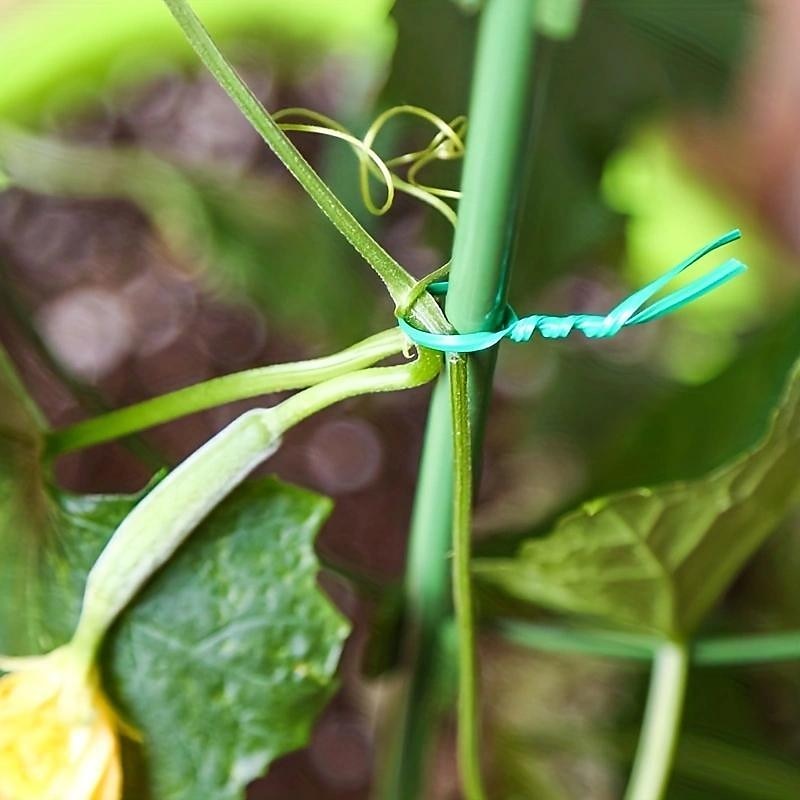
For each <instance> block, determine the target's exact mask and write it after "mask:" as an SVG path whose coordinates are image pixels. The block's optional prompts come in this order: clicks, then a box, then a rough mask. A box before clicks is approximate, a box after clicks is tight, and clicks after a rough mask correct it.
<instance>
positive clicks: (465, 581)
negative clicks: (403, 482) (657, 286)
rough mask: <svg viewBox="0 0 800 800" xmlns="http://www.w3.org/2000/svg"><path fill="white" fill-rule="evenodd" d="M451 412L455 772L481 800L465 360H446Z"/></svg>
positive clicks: (470, 799)
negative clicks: (456, 634) (455, 651)
mask: <svg viewBox="0 0 800 800" xmlns="http://www.w3.org/2000/svg"><path fill="white" fill-rule="evenodd" d="M449 363H450V399H451V403H452V410H453V463H454V469H455V474H454V487H453V601H454V604H455V613H456V626H457V630H458V771H459V775H460V776H461V786H462V788H463V790H464V796H465V797H466V798H467V800H484V798H485V797H486V793H485V792H484V789H483V780H482V778H481V766H480V765H481V751H480V736H479V733H478V731H479V727H478V726H479V721H480V708H479V702H478V681H477V664H476V653H475V612H474V608H473V604H472V577H471V575H470V550H471V545H472V432H471V425H470V415H469V394H468V390H467V361H466V358H465V357H464V356H451V357H450V358H449Z"/></svg>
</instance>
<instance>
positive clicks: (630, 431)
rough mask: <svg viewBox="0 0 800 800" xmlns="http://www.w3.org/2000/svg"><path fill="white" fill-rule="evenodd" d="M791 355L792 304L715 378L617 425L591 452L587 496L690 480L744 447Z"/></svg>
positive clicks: (758, 428)
mask: <svg viewBox="0 0 800 800" xmlns="http://www.w3.org/2000/svg"><path fill="white" fill-rule="evenodd" d="M799 357H800V308H798V306H797V304H794V305H793V306H792V307H791V308H790V310H789V311H788V312H787V313H786V314H783V315H781V316H779V317H778V318H777V319H776V320H775V321H774V322H772V323H771V324H770V325H768V326H766V327H764V328H763V329H761V330H760V331H757V332H754V333H752V334H750V336H748V337H747V338H745V339H744V342H743V345H742V348H741V353H740V355H739V357H738V358H737V359H736V360H735V361H734V362H733V363H732V364H731V365H730V366H729V367H728V368H727V369H726V370H725V371H724V372H722V373H721V374H720V375H719V376H718V377H716V378H714V379H713V380H711V381H708V382H707V383H704V384H702V385H699V386H682V387H678V388H676V389H674V390H672V391H670V392H667V393H666V394H662V396H661V397H660V398H658V399H657V400H656V401H655V402H653V403H651V404H650V406H649V407H648V408H645V409H643V410H642V411H641V412H640V413H638V414H635V415H629V416H628V418H627V419H626V420H624V421H623V424H621V425H617V426H616V429H615V430H614V433H613V436H612V437H611V438H610V439H609V441H608V442H607V443H606V444H605V445H604V446H600V447H598V448H596V449H595V451H594V454H593V455H592V459H591V472H592V475H593V476H594V480H593V483H592V491H593V492H594V493H595V494H597V493H607V492H614V491H619V490H620V489H624V488H626V487H629V486H632V485H635V484H637V483H638V484H654V483H662V482H665V481H673V480H677V479H679V478H683V479H686V478H696V477H699V476H700V475H702V474H703V473H705V472H708V471H709V470H711V469H713V468H715V467H717V466H719V465H720V464H722V463H723V462H724V461H726V460H728V459H731V458H733V457H734V456H735V455H736V454H737V453H739V452H741V451H742V450H744V449H746V448H749V447H751V446H752V445H753V444H754V443H755V442H756V441H757V439H758V437H759V436H760V435H761V432H762V430H763V426H764V420H765V419H767V417H768V416H769V413H770V410H771V409H772V408H774V406H775V405H776V404H777V403H778V400H779V398H780V396H781V391H782V390H783V387H784V385H785V383H786V377H787V375H788V374H789V372H790V370H791V368H792V364H794V362H795V361H796V360H797V359H798V358H799ZM645 442H646V443H647V446H646V447H643V446H642V444H643V443H645ZM654 453H657V457H656V458H654V457H653V454H654Z"/></svg>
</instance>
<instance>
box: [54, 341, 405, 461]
mask: <svg viewBox="0 0 800 800" xmlns="http://www.w3.org/2000/svg"><path fill="white" fill-rule="evenodd" d="M407 346H408V341H407V340H406V338H405V337H404V336H403V334H402V333H401V332H400V330H399V329H397V328H391V329H390V330H388V331H383V332H382V333H378V334H375V335H374V336H370V337H369V338H367V339H364V340H363V341H362V342H359V343H358V344H355V345H353V346H352V347H348V348H347V349H346V350H342V351H341V352H339V353H335V354H333V355H330V356H324V357H323V358H316V359H312V360H309V361H295V362H292V363H289V364H275V365H273V366H269V367H259V368H257V369H249V370H245V371H244V372H237V373H234V374H232V375H225V376H223V377H221V378H213V379H212V380H210V381H204V382H203V383H197V384H194V385H193V386H187V387H185V388H183V389H178V390H177V391H174V392H169V393H168V394H163V395H161V396H159V397H154V398H152V399H150V400H145V401H144V402H142V403H136V404H135V405H132V406H128V407H127V408H121V409H118V410H116V411H111V412H109V413H108V414H102V415H100V416H97V417H93V418H91V419H88V420H85V421H84V422H78V423H76V424H75V425H71V426H70V427H68V428H62V429H60V430H55V431H52V432H50V433H49V435H48V438H47V453H48V454H49V455H50V456H57V455H61V454H63V453H68V452H70V451H72V450H78V449H81V448H85V447H91V446H92V445H96V444H100V443H101V442H107V441H111V440H114V439H119V438H120V437H123V436H128V435H129V434H132V433H135V432H137V431H142V430H146V429H147V428H152V427H154V426H156V425H162V424H163V423H165V422H170V421H171V420H174V419H178V418H179V417H185V416H187V415H189V414H194V413H196V412H197V411H203V410H205V409H208V408H216V407H217V406H221V405H224V404H225V403H232V402H234V401H236V400H245V399H247V398H251V397H258V396H260V395H264V394H270V393H272V392H282V391H287V390H289V389H302V388H305V387H307V386H313V385H314V384H317V383H322V382H324V381H328V380H330V379H331V378H335V377H337V376H339V375H344V374H346V373H348V372H353V371H354V370H358V369H362V368H364V367H368V366H370V365H372V364H376V363H377V362H378V361H382V360H383V359H384V358H388V357H389V356H392V355H395V354H397V353H400V352H402V350H403V349H404V348H405V347H407Z"/></svg>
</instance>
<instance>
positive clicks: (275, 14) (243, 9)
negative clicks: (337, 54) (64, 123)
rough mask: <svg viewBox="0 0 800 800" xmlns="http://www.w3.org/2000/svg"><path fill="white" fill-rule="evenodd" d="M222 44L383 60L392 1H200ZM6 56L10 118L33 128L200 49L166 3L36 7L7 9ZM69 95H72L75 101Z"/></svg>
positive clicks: (0, 93) (309, 56) (0, 38)
mask: <svg viewBox="0 0 800 800" xmlns="http://www.w3.org/2000/svg"><path fill="white" fill-rule="evenodd" d="M195 6H196V9H197V12H198V14H200V15H201V16H202V18H203V20H204V21H205V22H206V23H207V24H208V27H209V29H210V30H211V32H212V33H213V34H214V36H215V37H217V38H218V39H221V40H224V39H226V38H231V37H238V38H239V39H242V38H247V39H251V40H252V39H253V38H254V37H260V38H262V39H267V40H269V41H270V44H271V47H270V51H271V54H272V56H273V57H275V56H280V58H281V59H282V60H283V61H284V62H294V63H297V62H300V63H303V62H308V61H309V60H314V59H317V58H318V57H319V53H320V52H321V51H322V50H328V51H330V50H331V49H334V48H336V49H341V48H343V47H346V48H349V49H350V50H351V52H360V53H362V54H365V55H369V56H374V54H375V53H376V52H378V53H381V52H384V51H385V50H386V48H387V46H388V44H389V40H390V30H389V28H388V26H387V25H386V14H387V11H388V6H389V0H348V2H347V3H344V4H343V3H341V2H339V0H303V2H302V3H287V2H286V0H197V1H196V3H195ZM0 52H2V53H3V58H4V59H5V63H6V64H13V65H14V69H7V70H4V71H2V72H0V118H2V119H13V120H14V121H17V122H19V121H25V122H30V121H33V120H35V119H37V118H38V117H40V115H41V114H42V112H43V110H45V109H46V108H47V106H48V104H50V105H52V103H53V101H54V100H56V99H59V96H60V99H61V101H62V102H64V101H69V100H70V97H69V95H72V98H71V99H72V101H73V104H74V103H75V101H83V102H85V101H86V99H87V96H88V97H91V96H93V95H96V94H98V93H100V92H102V91H103V90H105V89H108V88H111V81H112V80H113V81H115V82H117V83H128V84H131V83H134V84H138V83H141V82H142V81H143V80H147V79H151V78H153V77H154V76H155V75H158V74H162V73H164V72H165V71H168V70H169V69H170V68H171V67H172V65H171V64H170V61H171V60H180V61H183V62H188V63H193V61H192V60H190V54H191V50H190V48H189V46H188V45H187V44H186V42H185V40H184V38H183V36H182V35H181V33H180V31H179V30H178V29H177V28H176V27H175V25H174V23H173V21H172V19H171V18H170V16H169V14H168V12H167V10H166V9H165V8H164V7H163V4H160V3H156V2H141V0H116V2H114V3H111V4H107V5H104V6H103V10H102V13H98V10H97V7H96V5H95V4H93V3H66V4H64V3H53V2H37V3H29V2H24V1H23V0H16V1H15V2H13V3H11V7H10V8H6V7H4V8H3V24H2V26H0ZM64 95H67V97H66V98H65V97H64Z"/></svg>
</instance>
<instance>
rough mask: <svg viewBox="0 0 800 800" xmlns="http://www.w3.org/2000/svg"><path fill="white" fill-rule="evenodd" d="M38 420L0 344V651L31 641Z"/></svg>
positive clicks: (39, 485)
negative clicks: (25, 611) (28, 617)
mask: <svg viewBox="0 0 800 800" xmlns="http://www.w3.org/2000/svg"><path fill="white" fill-rule="evenodd" d="M42 430H43V421H42V419H41V417H40V416H39V413H38V411H37V409H36V408H35V406H34V405H33V404H32V402H31V401H30V399H29V398H28V396H27V395H26V394H25V390H24V389H23V387H22V384H21V383H20V381H19V379H18V378H17V375H16V373H15V372H14V369H13V367H12V365H11V362H10V361H9V360H8V358H7V356H6V355H5V353H4V352H3V351H2V349H0V652H3V650H4V648H5V649H6V650H7V651H13V650H19V651H26V650H28V649H30V648H32V647H35V644H34V642H33V641H32V640H31V638H30V633H31V629H30V626H29V625H27V624H26V620H25V615H24V614H23V612H22V609H25V608H26V607H27V605H28V603H29V599H30V595H31V592H32V590H33V589H34V588H35V587H34V586H32V585H31V583H30V581H29V580H28V578H29V576H30V575H31V574H33V573H35V571H36V564H35V558H36V553H37V551H39V550H41V549H42V548H45V547H47V546H48V544H49V539H50V524H49V523H50V518H51V514H52V510H53V509H52V504H51V502H50V500H49V498H48V496H47V493H46V491H45V487H44V480H43V475H42V471H41V468H40V457H41V452H42V446H41V445H42Z"/></svg>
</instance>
